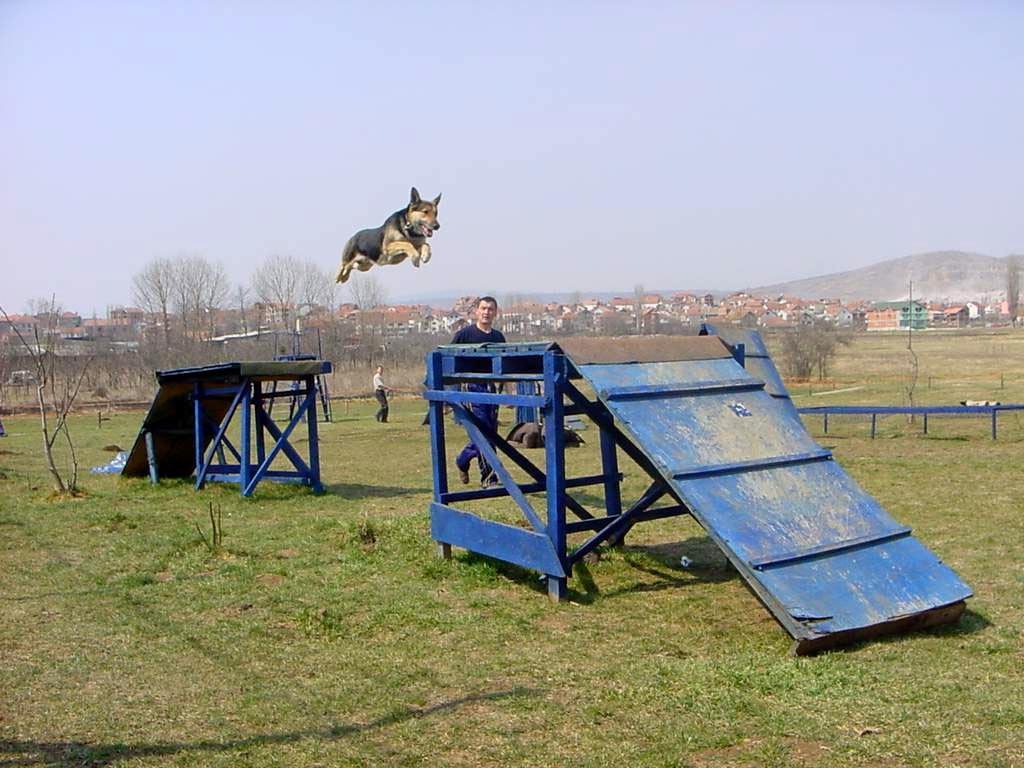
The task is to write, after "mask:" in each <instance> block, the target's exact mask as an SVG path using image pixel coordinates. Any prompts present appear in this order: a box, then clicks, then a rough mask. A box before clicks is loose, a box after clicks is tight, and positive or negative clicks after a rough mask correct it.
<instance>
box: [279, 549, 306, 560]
mask: <svg viewBox="0 0 1024 768" xmlns="http://www.w3.org/2000/svg"><path fill="white" fill-rule="evenodd" d="M300 554H301V553H300V552H299V550H297V549H292V548H291V547H289V548H288V549H279V550H277V552H275V553H274V557H276V558H277V559H278V560H291V559H292V558H293V557H298V556H299V555H300Z"/></svg>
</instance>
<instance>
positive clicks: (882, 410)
mask: <svg viewBox="0 0 1024 768" xmlns="http://www.w3.org/2000/svg"><path fill="white" fill-rule="evenodd" d="M797 411H798V412H800V413H806V414H808V415H815V414H817V415H818V416H823V415H825V414H829V415H843V414H846V415H863V416H871V415H874V414H878V415H879V416H882V415H886V414H904V415H910V414H920V415H924V414H938V413H944V414H950V415H956V414H972V413H979V414H982V413H983V414H989V413H992V412H993V411H1024V403H1007V404H1005V405H1003V404H1000V405H812V406H806V407H804V408H797Z"/></svg>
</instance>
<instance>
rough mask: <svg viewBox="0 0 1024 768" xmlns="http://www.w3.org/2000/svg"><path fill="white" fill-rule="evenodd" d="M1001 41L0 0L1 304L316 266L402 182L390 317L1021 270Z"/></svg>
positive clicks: (536, 5)
mask: <svg viewBox="0 0 1024 768" xmlns="http://www.w3.org/2000/svg"><path fill="white" fill-rule="evenodd" d="M1022 39H1024V3H1019V2H1005V3H1001V2H995V1H992V2H962V3H957V2H941V1H939V0H936V2H928V3H915V2H877V3H875V2H870V1H869V0H858V1H857V2H846V3H844V2H800V3H788V2H772V3H763V2H757V3H733V2H711V1H710V0H708V2H694V3H686V2H664V3H660V2H642V1H641V2H631V3H623V2H603V1H601V0H594V1H593V2H577V1H574V0H567V1H566V2H561V3H550V2H513V1H509V2H502V3H479V2H458V1H457V0H451V1H449V2H444V1H442V0H438V1H437V2H432V3H424V2H416V3H412V2H410V3H402V2H386V1H385V0H381V1H379V2H366V3H357V2H305V1H304V0H296V1H295V2H288V3H282V2H260V1H259V0H246V1H245V2H231V1H230V0H213V1H212V2H210V1H209V0H206V1H203V2H188V0H182V1H175V2H171V0H165V1H164V2H146V1H145V0H125V1H124V2H115V1H111V0H90V2H79V1H77V0H76V1H75V2H56V1H53V0H0V306H3V307H4V308H5V309H8V310H9V311H12V312H16V311H22V310H24V309H25V307H26V306H27V304H28V302H29V301H30V300H32V299H36V298H39V297H43V296H50V295H51V294H55V295H56V297H57V299H58V301H59V302H61V303H62V304H63V305H64V306H65V307H72V308H75V309H77V310H78V311H80V312H82V313H83V314H86V313H88V314H91V313H99V314H101V315H102V313H103V312H104V311H105V309H106V308H107V307H108V306H109V305H120V304H129V303H131V279H132V276H133V275H134V274H136V273H137V272H138V271H140V270H141V269H142V268H143V267H144V266H145V265H146V263H147V262H149V261H151V260H152V259H154V258H157V257H163V256H175V255H178V254H201V255H203V256H205V257H207V258H209V259H211V260H214V261H218V262H220V263H221V264H223V265H224V267H225V268H226V270H227V271H228V274H229V276H230V279H231V281H232V283H235V284H248V282H249V279H250V276H251V275H252V273H253V271H254V270H255V269H256V267H257V266H258V265H259V264H260V263H261V262H262V261H263V260H264V259H265V258H267V257H268V256H271V255H274V254H289V255H292V256H296V257H298V258H300V259H306V260H310V261H313V262H315V263H316V264H318V265H319V266H321V267H322V268H323V269H324V270H326V271H328V272H329V273H331V274H332V275H333V274H334V272H335V270H336V268H337V264H338V260H339V256H340V253H341V249H342V246H343V245H344V243H345V241H346V240H347V239H348V237H349V236H350V235H351V234H353V233H354V232H355V231H356V230H358V229H362V228H366V227H374V226H378V225H380V224H381V223H382V222H383V220H384V219H385V218H386V217H387V216H388V215H389V214H390V213H392V212H393V211H395V210H397V209H399V208H401V207H402V206H404V205H405V204H406V202H407V201H408V196H409V188H410V186H413V185H414V186H416V187H417V188H418V189H419V191H420V192H421V193H422V194H423V195H424V196H429V197H433V196H435V195H437V194H438V193H442V194H443V199H442V201H441V206H440V212H439V220H440V222H441V229H440V231H439V232H438V233H437V234H436V235H435V237H434V238H433V239H432V241H431V245H432V247H433V256H434V258H433V260H432V261H431V262H430V263H429V264H427V265H425V266H423V267H421V268H420V269H415V268H414V267H413V266H412V265H411V264H410V263H409V262H408V261H407V262H405V263H403V264H401V265H398V266H392V267H386V268H380V269H375V270H374V271H373V272H372V273H371V274H375V275H376V277H377V279H378V280H379V281H380V283H381V284H382V285H383V287H384V289H385V291H386V293H387V295H388V297H390V298H391V299H392V300H401V299H408V298H413V297H424V296H438V295H445V296H448V295H460V294H463V293H473V294H480V293H484V292H489V293H494V294H496V295H510V294H525V295H529V294H530V293H531V292H534V293H540V292H553V291H577V290H578V291H581V292H582V293H584V294H585V293H587V292H588V291H594V292H596V291H623V292H632V290H633V289H634V286H636V285H644V286H645V287H647V288H649V289H685V288H717V289H729V288H742V287H746V286H752V285H758V284H765V283H772V282H779V281H784V280H790V279H798V278H802V277H809V276H812V275H817V274H824V273H829V272H834V271H840V270H848V269H855V268H857V267H861V266H866V265H869V264H873V263H876V262H879V261H882V260H885V259H891V258H897V257H900V256H905V255H907V254H911V253H921V252H925V251H931V250H950V249H955V250H967V251H974V252H980V253H986V254H989V255H993V256H1003V255H1006V254H1007V253H1011V252H1022V251H1024V216H1022V215H1021V212H1020V211H1021V208H1020V205H1021V197H1020V184H1021V181H1022V179H1024V143H1022V142H1024V139H1022V137H1024V99H1022V98H1021V94H1022V93H1024V46H1022V45H1021V44H1020V41H1021V40H1022ZM353 279H360V276H359V275H356V276H355V278H353ZM344 298H345V293H344V292H341V293H340V294H339V299H342V300H343V299H344Z"/></svg>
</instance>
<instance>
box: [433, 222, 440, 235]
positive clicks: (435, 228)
mask: <svg viewBox="0 0 1024 768" xmlns="http://www.w3.org/2000/svg"><path fill="white" fill-rule="evenodd" d="M440 228H441V225H440V224H438V223H437V222H436V221H435V222H434V231H435V232H436V231H437V230H439V229H440Z"/></svg>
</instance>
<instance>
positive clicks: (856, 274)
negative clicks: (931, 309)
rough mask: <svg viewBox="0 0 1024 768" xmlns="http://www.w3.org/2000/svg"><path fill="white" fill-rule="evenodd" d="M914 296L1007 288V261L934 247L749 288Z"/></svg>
mask: <svg viewBox="0 0 1024 768" xmlns="http://www.w3.org/2000/svg"><path fill="white" fill-rule="evenodd" d="M911 280H913V281H914V296H915V297H920V298H922V299H927V300H930V301H949V302H956V301H967V300H969V299H984V298H995V297H996V296H998V295H1001V294H1005V292H1006V261H1005V260H1004V259H997V258H995V257H993V256H984V255H982V254H980V253H966V252H964V251H933V252H931V253H919V254H915V255H912V256H904V257H903V258H900V259H889V260H888V261H882V262H879V263H878V264H872V265H871V266H868V267H862V268H860V269H854V270H850V271H848V272H834V273H832V274H829V275H820V276H818V277H808V278H805V279H803V280H792V281H790V282H788V283H775V284H774V285H765V286H759V287H755V288H748V289H747V290H748V291H749V292H750V293H756V294H761V295H768V296H772V295H776V294H782V293H784V294H786V295H788V296H797V297H800V298H806V299H817V298H824V297H829V298H840V299H843V300H844V301H849V300H853V299H870V300H873V301H898V300H900V299H905V298H906V297H907V285H908V283H909V281H911Z"/></svg>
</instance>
